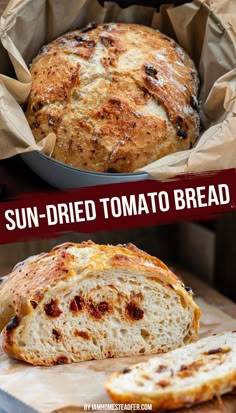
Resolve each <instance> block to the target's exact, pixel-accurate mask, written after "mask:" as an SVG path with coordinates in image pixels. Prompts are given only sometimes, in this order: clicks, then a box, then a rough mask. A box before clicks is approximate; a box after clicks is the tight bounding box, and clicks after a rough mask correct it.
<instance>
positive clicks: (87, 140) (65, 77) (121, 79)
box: [26, 23, 199, 173]
mask: <svg viewBox="0 0 236 413" xmlns="http://www.w3.org/2000/svg"><path fill="white" fill-rule="evenodd" d="M30 72H31V75H32V80H33V84H32V90H31V93H30V96H29V100H28V107H27V111H26V117H27V119H28V122H29V124H30V126H31V128H32V132H33V134H34V137H35V139H36V141H37V142H39V141H40V140H41V139H43V138H44V137H45V136H47V135H48V134H49V133H50V132H54V133H55V134H56V136H57V141H56V145H55V148H54V151H53V154H52V156H53V157H54V158H55V159H57V160H59V161H61V162H63V163H66V164H69V165H72V166H74V167H77V168H81V169H85V170H90V171H97V172H114V173H115V172H133V171H134V170H136V169H137V168H141V167H143V166H145V165H147V164H149V163H151V162H153V161H155V160H157V159H159V158H161V157H163V156H165V155H168V154H170V153H173V152H176V151H182V150H185V149H189V148H190V147H191V146H192V145H193V144H194V142H195V141H196V138H197V137H198V134H199V115H198V102H197V93H198V75H197V72H196V69H195V66H194V64H193V62H192V60H191V59H190V57H189V56H188V55H187V54H186V52H185V51H184V50H183V49H182V48H181V47H180V46H179V45H178V44H177V43H176V42H175V41H174V40H172V39H170V38H169V37H167V36H166V35H164V34H162V33H160V32H159V31H156V30H153V29H151V28H149V27H145V26H141V25H137V24H122V23H116V24H114V23H110V24H107V23H106V24H101V25H99V26H97V27H96V26H95V25H90V26H88V27H87V28H85V29H83V30H76V31H73V32H70V33H67V34H65V35H63V36H61V37H59V38H58V39H56V40H55V41H53V42H52V43H50V44H49V45H47V46H44V47H43V48H42V49H41V52H40V54H39V55H38V56H37V57H36V58H35V59H34V60H33V63H32V66H31V69H30Z"/></svg>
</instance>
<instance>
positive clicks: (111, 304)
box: [0, 241, 199, 365]
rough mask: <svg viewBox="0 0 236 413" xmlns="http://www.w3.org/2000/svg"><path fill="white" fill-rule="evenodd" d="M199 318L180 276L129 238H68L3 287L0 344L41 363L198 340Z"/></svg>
mask: <svg viewBox="0 0 236 413" xmlns="http://www.w3.org/2000/svg"><path fill="white" fill-rule="evenodd" d="M198 320H199V309H198V307H197V305H196V304H195V303H194V301H193V299H192V295H191V293H190V292H189V291H186V289H185V287H184V285H183V284H182V283H181V281H180V280H179V279H178V278H177V277H176V276H175V275H174V274H173V273H172V272H171V271H170V270H169V269H168V268H167V267H166V266H165V265H164V264H163V263H162V262H161V261H160V260H158V259H157V258H154V257H152V256H150V255H148V254H146V253H144V252H142V251H140V250H139V249H138V248H136V247H135V246H133V245H132V244H129V245H128V246H126V247H125V246H120V245H118V246H110V245H97V244H95V243H93V242H91V241H88V242H84V243H81V244H70V243H68V244H63V245H61V246H59V247H56V248H54V249H53V250H52V251H51V252H49V253H45V254H41V255H39V256H37V257H35V258H33V259H31V260H28V261H27V262H26V263H23V264H22V265H20V266H17V267H16V269H15V270H13V272H12V273H11V274H10V275H9V277H8V279H7V281H5V282H4V284H3V285H2V287H1V288H0V322H1V326H0V327H1V329H3V348H4V350H5V351H6V352H7V353H8V354H9V355H11V356H14V357H16V358H19V359H23V360H25V361H27V362H29V363H32V364H38V365H51V364H56V363H70V362H73V361H75V362H76V361H82V360H91V359H102V358H105V357H120V356H129V355H135V354H151V353H157V352H165V351H168V350H170V349H173V348H176V347H179V346H181V345H183V344H184V343H187V342H190V341H192V340H194V339H196V336H197V333H198Z"/></svg>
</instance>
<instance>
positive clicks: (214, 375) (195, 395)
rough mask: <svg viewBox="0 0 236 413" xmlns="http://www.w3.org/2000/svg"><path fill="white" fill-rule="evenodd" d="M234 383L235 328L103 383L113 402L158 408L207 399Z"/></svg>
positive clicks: (109, 378)
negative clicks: (146, 404) (150, 405)
mask: <svg viewBox="0 0 236 413" xmlns="http://www.w3.org/2000/svg"><path fill="white" fill-rule="evenodd" d="M234 386H236V330H235V331H233V332H226V333H222V334H217V335H213V336H209V337H206V338H204V339H201V340H199V341H197V342H195V343H191V344H188V345H186V346H184V347H181V348H179V349H176V350H173V351H170V352H169V353H167V354H164V355H162V356H159V357H153V358H151V359H150V360H148V361H147V362H144V363H139V364H136V365H135V366H132V367H130V368H127V369H124V371H123V372H121V373H114V374H113V375H111V376H110V377H108V379H107V380H106V383H105V387H106V390H107V392H108V393H109V395H110V396H111V398H112V399H113V401H115V402H116V403H140V404H142V403H150V404H152V408H153V409H161V411H163V410H172V409H177V408H182V407H190V406H192V405H193V404H196V403H200V402H204V401H207V400H211V399H212V398H213V397H214V396H219V395H222V394H225V393H227V392H229V391H231V390H232V389H233V388H234ZM158 411H159V410H158Z"/></svg>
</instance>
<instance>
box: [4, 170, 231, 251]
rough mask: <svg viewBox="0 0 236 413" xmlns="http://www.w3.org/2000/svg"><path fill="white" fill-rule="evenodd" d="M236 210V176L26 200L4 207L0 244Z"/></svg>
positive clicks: (105, 187) (213, 174)
mask: <svg viewBox="0 0 236 413" xmlns="http://www.w3.org/2000/svg"><path fill="white" fill-rule="evenodd" d="M232 209H236V170H235V169H230V170H224V171H216V172H210V173H204V174H197V175H196V174H195V175H185V176H182V177H181V178H178V179H176V180H172V181H166V182H159V181H156V180H145V181H141V182H140V181H139V182H130V183H120V184H112V185H103V186H94V187H89V188H82V189H77V190H71V191H56V190H55V191H50V192H43V193H42V192H40V193H36V194H35V193H34V194H27V195H24V196H22V197H17V198H14V199H8V200H5V201H2V202H1V203H0V230H1V237H0V243H4V244H7V243H12V242H17V241H23V240H29V239H32V238H45V237H49V238H54V237H56V236H59V235H61V234H62V233H64V232H67V231H76V232H80V233H87V232H98V231H114V230H120V229H125V228H126V229H127V228H133V227H143V226H150V225H160V224H169V223H173V222H177V221H183V220H199V219H212V218H215V217H216V216H218V214H221V213H225V212H226V211H230V210H232Z"/></svg>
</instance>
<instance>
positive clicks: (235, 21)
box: [0, 0, 236, 179]
mask: <svg viewBox="0 0 236 413" xmlns="http://www.w3.org/2000/svg"><path fill="white" fill-rule="evenodd" d="M91 21H95V22H96V23H101V22H108V21H122V22H135V23H141V24H145V25H149V26H151V27H153V28H158V29H160V30H161V31H163V32H165V33H166V34H168V35H170V36H172V37H175V38H176V39H177V41H178V42H179V43H180V44H181V45H182V46H183V47H184V48H185V49H186V51H187V52H188V53H189V54H190V55H191V57H192V58H193V59H194V61H195V63H196V65H197V68H198V70H199V73H200V78H201V90H200V101H201V120H202V125H203V127H204V130H205V132H204V133H203V134H202V136H201V138H200V139H199V141H198V143H197V144H196V145H195V147H194V148H193V149H192V150H188V151H184V152H178V153H176V154H172V155H169V156H166V157H164V158H162V159H160V160H158V161H156V162H153V163H152V164H150V165H148V166H146V167H144V168H142V169H141V170H144V171H147V172H149V173H150V174H151V175H153V176H154V177H156V178H158V179H164V178H168V177H172V176H175V175H176V174H179V173H186V172H201V171H204V170H217V169H224V168H235V167H236V2H235V1H234V0H194V1H193V2H192V3H188V4H186V5H183V6H179V7H175V8H173V5H169V6H168V7H167V6H162V7H161V10H160V13H156V10H154V9H152V8H148V7H142V6H132V7H129V8H127V9H120V8H119V7H118V6H117V5H116V4H115V3H112V2H105V7H104V8H103V7H102V6H101V5H100V4H99V3H98V2H97V0H70V2H69V3H68V2H67V1H66V0H57V1H55V0H37V1H35V0H12V1H10V2H9V4H8V7H7V9H6V11H5V13H4V14H3V16H2V18H1V21H0V39H1V42H2V46H0V73H1V74H0V159H4V158H8V157H10V156H13V155H15V154H17V153H22V152H24V151H31V150H35V149H38V150H41V151H43V152H44V153H46V154H48V155H50V154H51V153H52V150H53V147H54V145H55V139H56V137H55V135H54V134H50V135H49V136H48V137H46V138H45V139H44V140H43V141H42V142H40V144H39V145H36V143H35V140H34V137H33V135H32V132H31V130H30V128H29V125H28V123H27V121H26V118H25V116H24V113H23V111H22V109H21V107H20V105H19V104H22V103H23V102H25V101H26V99H27V96H28V94H29V91H30V87H31V76H30V73H29V70H28V67H29V64H30V62H31V61H32V59H33V57H34V56H35V55H36V54H37V53H38V50H39V48H40V47H41V46H42V45H43V44H45V43H48V42H49V41H50V40H52V39H54V38H55V37H57V36H59V35H60V34H62V33H63V32H65V31H68V30H72V29H75V28H77V27H84V26H85V25H86V24H87V23H89V22H91ZM15 77H16V78H15Z"/></svg>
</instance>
